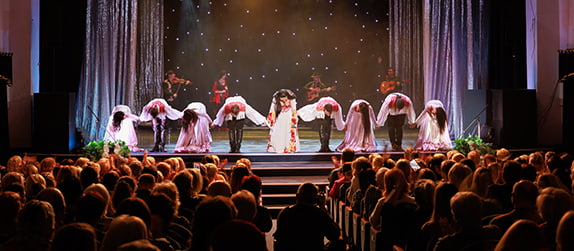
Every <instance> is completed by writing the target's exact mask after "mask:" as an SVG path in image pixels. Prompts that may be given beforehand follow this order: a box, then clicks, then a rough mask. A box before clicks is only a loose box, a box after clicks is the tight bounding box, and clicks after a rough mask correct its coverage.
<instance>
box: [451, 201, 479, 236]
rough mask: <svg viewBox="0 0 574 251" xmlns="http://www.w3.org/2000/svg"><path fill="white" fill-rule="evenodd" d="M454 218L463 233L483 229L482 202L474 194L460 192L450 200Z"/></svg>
mask: <svg viewBox="0 0 574 251" xmlns="http://www.w3.org/2000/svg"><path fill="white" fill-rule="evenodd" d="M450 208H451V210H452V216H453V219H454V221H455V223H456V225H457V226H459V227H460V228H461V230H462V231H465V230H472V229H477V228H480V227H481V216H482V201H481V199H480V197H479V196H478V195H476V194H475V193H473V192H458V193H456V194H455V195H454V196H453V197H452V198H451V199H450Z"/></svg>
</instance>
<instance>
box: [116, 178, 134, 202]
mask: <svg viewBox="0 0 574 251" xmlns="http://www.w3.org/2000/svg"><path fill="white" fill-rule="evenodd" d="M132 195H134V190H133V189H132V186H131V185H130V184H129V183H128V182H126V181H120V182H118V183H116V187H115V188H114V192H113V193H112V205H113V206H114V208H117V207H118V206H119V205H120V203H121V202H122V201H123V200H124V199H126V198H129V197H131V196H132Z"/></svg>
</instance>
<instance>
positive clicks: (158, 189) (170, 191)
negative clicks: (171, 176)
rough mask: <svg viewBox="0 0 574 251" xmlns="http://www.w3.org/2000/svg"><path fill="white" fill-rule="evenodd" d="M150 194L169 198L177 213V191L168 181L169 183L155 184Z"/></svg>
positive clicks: (178, 203)
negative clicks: (161, 194)
mask: <svg viewBox="0 0 574 251" xmlns="http://www.w3.org/2000/svg"><path fill="white" fill-rule="evenodd" d="M152 193H163V194H165V195H167V197H169V199H170V200H171V201H172V202H173V207H174V209H175V210H176V211H177V210H178V208H179V205H180V202H179V191H178V190H177V186H176V185H175V184H174V183H173V182H171V181H169V182H162V183H159V184H157V185H156V186H155V187H154V188H153V190H152Z"/></svg>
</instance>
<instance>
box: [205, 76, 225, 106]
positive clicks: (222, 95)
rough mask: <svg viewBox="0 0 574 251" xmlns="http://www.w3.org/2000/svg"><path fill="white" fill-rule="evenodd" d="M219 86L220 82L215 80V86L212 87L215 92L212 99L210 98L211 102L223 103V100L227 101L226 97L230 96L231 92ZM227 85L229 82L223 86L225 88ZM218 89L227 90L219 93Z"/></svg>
mask: <svg viewBox="0 0 574 251" xmlns="http://www.w3.org/2000/svg"><path fill="white" fill-rule="evenodd" d="M218 86H219V82H218V81H215V82H213V88H211V91H212V92H213V94H212V96H211V99H210V100H209V102H211V103H216V104H221V103H223V101H225V99H226V98H228V97H229V92H228V91H227V90H225V89H222V90H220V89H218V88H217V87H218ZM226 86H227V83H226V84H225V85H224V86H223V88H225V87H226ZM217 91H225V92H224V93H217Z"/></svg>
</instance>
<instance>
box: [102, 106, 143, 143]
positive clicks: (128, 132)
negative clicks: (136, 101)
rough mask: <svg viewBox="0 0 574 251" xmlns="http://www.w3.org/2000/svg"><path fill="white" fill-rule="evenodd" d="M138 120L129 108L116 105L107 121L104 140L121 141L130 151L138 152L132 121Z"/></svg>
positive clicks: (136, 137)
mask: <svg viewBox="0 0 574 251" xmlns="http://www.w3.org/2000/svg"><path fill="white" fill-rule="evenodd" d="M138 120H140V119H139V117H138V116H136V115H133V114H132V111H131V109H130V107H129V106H127V105H116V106H115V107H114V110H113V111H112V115H111V116H110V118H109V119H108V125H107V126H106V134H105V135H104V139H106V140H112V141H117V140H121V141H123V142H125V143H126V145H127V146H128V148H129V149H130V151H132V152H138V151H141V149H139V148H138V136H137V134H136V130H135V128H134V121H138Z"/></svg>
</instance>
